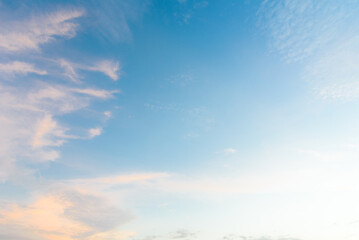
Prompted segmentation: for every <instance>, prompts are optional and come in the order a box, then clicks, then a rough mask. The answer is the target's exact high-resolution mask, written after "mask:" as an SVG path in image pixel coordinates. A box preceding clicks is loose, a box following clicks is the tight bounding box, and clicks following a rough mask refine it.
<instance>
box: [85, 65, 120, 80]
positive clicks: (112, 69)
mask: <svg viewBox="0 0 359 240" xmlns="http://www.w3.org/2000/svg"><path fill="white" fill-rule="evenodd" d="M87 69H88V70H91V71H98V72H102V73H104V74H105V75H107V76H109V77H110V78H111V79H112V80H114V81H116V80H118V78H119V77H120V76H119V70H120V63H119V62H113V61H101V62H98V63H96V64H95V65H94V66H92V67H87Z"/></svg>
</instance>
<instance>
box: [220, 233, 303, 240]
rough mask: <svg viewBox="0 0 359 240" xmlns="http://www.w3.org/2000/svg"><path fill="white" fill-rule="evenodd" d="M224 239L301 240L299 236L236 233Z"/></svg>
mask: <svg viewBox="0 0 359 240" xmlns="http://www.w3.org/2000/svg"><path fill="white" fill-rule="evenodd" d="M222 239H223V240H300V239H299V238H293V237H270V236H261V237H253V236H242V235H234V234H230V235H227V236H224V237H223V238H222Z"/></svg>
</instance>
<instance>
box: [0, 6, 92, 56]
mask: <svg viewBox="0 0 359 240" xmlns="http://www.w3.org/2000/svg"><path fill="white" fill-rule="evenodd" d="M84 14H85V11H84V10H78V9H73V10H60V11H55V12H50V13H46V14H39V15H38V16H33V17H30V18H28V19H24V20H22V21H17V22H6V21H5V20H2V23H1V24H0V50H3V51H8V52H19V51H24V50H40V45H41V44H44V43H47V42H50V41H52V40H54V39H55V38H56V37H66V38H72V37H74V36H75V35H76V30H77V24H76V23H74V22H73V21H72V20H74V19H76V18H78V17H81V16H83V15H84Z"/></svg>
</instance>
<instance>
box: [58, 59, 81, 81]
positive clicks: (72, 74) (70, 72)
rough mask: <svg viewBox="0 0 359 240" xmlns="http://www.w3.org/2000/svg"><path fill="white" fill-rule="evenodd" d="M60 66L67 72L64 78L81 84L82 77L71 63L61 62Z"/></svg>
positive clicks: (61, 60)
mask: <svg viewBox="0 0 359 240" xmlns="http://www.w3.org/2000/svg"><path fill="white" fill-rule="evenodd" d="M59 64H60V66H61V67H62V68H63V69H64V70H65V72H64V76H66V77H67V78H69V79H70V80H71V81H73V82H74V83H81V81H80V80H79V79H80V76H79V75H78V74H77V72H76V70H75V68H74V66H72V64H71V63H70V62H69V61H66V60H65V59H60V60H59Z"/></svg>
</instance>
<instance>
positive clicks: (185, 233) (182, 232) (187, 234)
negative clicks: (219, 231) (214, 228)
mask: <svg viewBox="0 0 359 240" xmlns="http://www.w3.org/2000/svg"><path fill="white" fill-rule="evenodd" d="M196 237H197V234H196V233H195V232H192V231H189V230H187V229H179V230H177V231H174V232H171V233H168V234H164V235H152V236H146V237H143V238H140V239H141V240H156V239H158V240H166V239H183V240H186V239H195V238H196ZM134 239H137V238H134Z"/></svg>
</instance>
